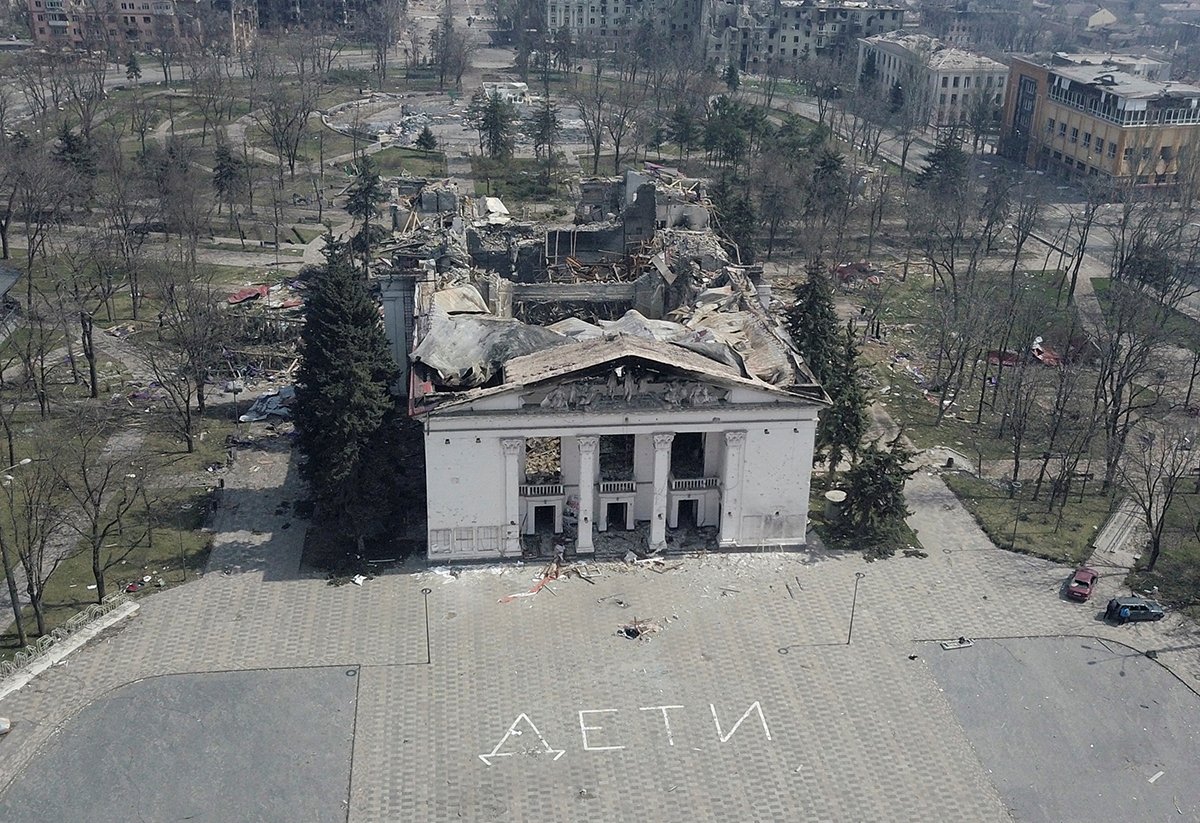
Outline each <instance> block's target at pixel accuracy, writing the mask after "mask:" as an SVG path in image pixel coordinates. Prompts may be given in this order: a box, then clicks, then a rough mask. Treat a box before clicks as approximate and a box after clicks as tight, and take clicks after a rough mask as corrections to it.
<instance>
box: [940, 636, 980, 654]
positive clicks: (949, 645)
mask: <svg viewBox="0 0 1200 823" xmlns="http://www.w3.org/2000/svg"><path fill="white" fill-rule="evenodd" d="M940 645H941V647H942V648H943V649H945V650H946V651H953V650H954V649H969V648H970V647H971V646H974V645H975V641H974V640H968V639H967V638H965V637H960V638H958V639H957V640H943V641H942V642H941V644H940Z"/></svg>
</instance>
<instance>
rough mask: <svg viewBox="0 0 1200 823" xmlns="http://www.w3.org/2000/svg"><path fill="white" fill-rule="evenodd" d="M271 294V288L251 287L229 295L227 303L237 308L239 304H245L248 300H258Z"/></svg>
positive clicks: (264, 286)
mask: <svg viewBox="0 0 1200 823" xmlns="http://www.w3.org/2000/svg"><path fill="white" fill-rule="evenodd" d="M270 292H271V287H270V286H266V285H263V286H250V287H248V288H244V289H239V290H238V291H235V292H234V293H233V294H231V295H229V297H228V298H227V302H228V303H229V305H231V306H236V305H237V304H238V303H245V302H246V301H247V300H257V299H258V298H260V297H266V296H267V295H268V294H270Z"/></svg>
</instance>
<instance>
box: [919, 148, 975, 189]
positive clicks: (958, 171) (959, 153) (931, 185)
mask: <svg viewBox="0 0 1200 823" xmlns="http://www.w3.org/2000/svg"><path fill="white" fill-rule="evenodd" d="M968 171H969V170H968V168H967V155H966V152H964V151H963V150H962V146H960V145H959V143H958V139H957V137H955V136H954V135H953V134H951V135H949V136H947V137H944V138H942V139H940V140H938V142H937V145H936V146H934V149H933V151H931V152H930V153H929V154H928V155H927V156H926V157H925V168H923V169H921V172H920V174H918V175H917V176H916V179H914V180H913V185H914V186H916V187H917V188H918V189H924V190H925V191H928V192H930V193H931V194H935V195H942V194H950V193H952V192H954V191H955V190H957V189H958V188H959V187H961V186H962V185H963V184H964V183H966V180H967V173H968Z"/></svg>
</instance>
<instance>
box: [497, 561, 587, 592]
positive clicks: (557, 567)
mask: <svg viewBox="0 0 1200 823" xmlns="http://www.w3.org/2000/svg"><path fill="white" fill-rule="evenodd" d="M599 576H600V567H599V566H596V565H595V564H591V565H576V564H569V563H567V562H565V561H564V560H563V558H562V554H561V553H558V554H556V555H555V557H554V559H553V560H551V561H550V562H549V563H548V564H546V567H545V568H543V569H542V573H541V574H539V575H538V576H537V578H535V581H534V584H533V588H531V589H530V590H529V591H526V592H517V593H515V594H509V595H505V596H504V597H501V598H500V600H499V601H497V602H499V603H511V602H512V601H514V600H516V599H517V598H518V597H533V596H534V595H536V594H538V593H539V592H540V591H541V590H542V589H545V590H546V591H548V592H550V594H553V595H555V596H556V597H557V594H555V591H554V589H552V588H550V582H551V581H553V580H567V579H569V578H572V577H575V578H578V579H580V580H583V581H584V582H586V583H589V584H591V585H593V586H594V585H596V581H595V580H593V579H592V578H593V577H599Z"/></svg>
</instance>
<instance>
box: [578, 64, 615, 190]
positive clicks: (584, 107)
mask: <svg viewBox="0 0 1200 823" xmlns="http://www.w3.org/2000/svg"><path fill="white" fill-rule="evenodd" d="M603 73H604V58H603V56H602V55H600V54H597V55H596V56H595V57H594V59H593V60H592V69H591V71H590V72H589V73H588V75H587V76H586V77H584V78H582V79H580V80H577V81H576V84H575V86H574V87H573V88H572V89H571V91H570V93H569V96H570V99H571V103H572V104H573V105H574V106H575V110H576V111H578V112H579V119H580V121H581V122H582V123H583V131H584V134H586V135H587V139H588V145H589V146H590V147H591V149H592V174H593V175H596V174H599V173H600V147H601V146H602V145H603V143H604V132H605V125H606V124H607V123H608V119H609V95H610V91H609V88H608V83H607V82H606V81H604V80H603V79H602V77H601V76H602V74H603Z"/></svg>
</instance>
